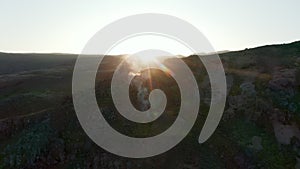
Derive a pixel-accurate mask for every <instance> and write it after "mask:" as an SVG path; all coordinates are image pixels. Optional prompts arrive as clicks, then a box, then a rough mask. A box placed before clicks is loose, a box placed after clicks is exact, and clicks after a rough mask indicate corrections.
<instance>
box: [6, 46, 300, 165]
mask: <svg viewBox="0 0 300 169" xmlns="http://www.w3.org/2000/svg"><path fill="white" fill-rule="evenodd" d="M76 57H77V56H76V55H61V54H47V55H46V54H43V55H41V54H6V53H0V169H2V168H3V169H10V168H11V169H38V168H39V169H43V168H44V169H69V168H70V169H98V168H101V169H110V168H112V169H138V168H141V169H147V168H149V169H150V168H164V169H165V168H166V169H167V168H170V169H174V168H178V169H182V168H185V169H196V168H197V169H198V168H203V169H208V168H209V169H210V168H213V169H218V168H228V169H260V168H264V169H295V168H296V169H298V168H300V128H299V126H300V42H294V43H290V44H282V45H269V46H263V47H258V48H253V49H245V50H242V51H235V52H225V53H222V54H220V58H221V60H222V63H223V65H224V68H225V73H226V81H227V89H228V95H227V102H226V107H225V112H224V114H223V117H222V121H221V123H220V124H219V126H218V128H217V130H216V132H215V133H214V134H213V136H212V137H211V138H210V139H209V140H208V141H207V142H205V143H204V144H199V143H198V136H199V133H200V131H201V128H202V126H203V122H204V121H205V119H206V116H207V113H208V110H209V105H210V104H209V103H210V94H211V93H210V90H208V89H209V88H210V83H209V78H208V75H207V73H206V71H205V68H204V67H203V65H202V63H201V61H200V60H199V59H198V56H194V55H192V56H189V57H185V58H182V59H183V61H184V62H185V63H186V64H187V65H188V66H189V67H190V69H191V70H192V72H193V74H194V76H195V79H196V80H197V82H198V87H199V89H200V91H199V92H200V95H201V105H200V111H199V115H198V119H197V121H196V124H195V125H194V127H193V129H192V130H191V132H190V133H189V134H188V136H187V137H186V138H185V139H184V140H183V141H182V142H181V143H180V144H178V145H177V146H176V147H175V148H173V149H172V150H170V151H168V152H166V153H163V154H161V155H158V156H155V157H151V158H146V159H129V158H123V157H119V156H116V155H113V154H111V153H109V152H107V151H105V150H103V149H101V148H100V147H98V146H97V145H96V144H95V143H93V142H92V141H91V140H90V139H89V137H88V136H87V135H86V134H85V133H84V131H83V130H82V128H81V126H80V124H79V122H78V120H77V117H76V114H75V112H74V109H73V104H72V95H71V81H72V72H73V67H74V63H75V61H76ZM205 57H209V56H205ZM121 60H122V59H121V58H120V57H106V58H105V60H104V61H103V63H101V65H100V68H101V69H100V71H99V72H98V74H97V80H96V90H95V91H96V95H97V100H98V104H99V107H100V108H101V110H102V111H103V112H104V116H105V118H106V120H107V121H108V122H109V123H110V124H111V125H112V126H113V127H114V128H115V129H116V130H118V131H120V132H122V133H125V134H127V135H130V136H134V137H148V136H152V135H156V134H158V133H161V132H162V131H164V130H165V129H167V128H168V127H169V126H171V125H172V123H173V122H174V119H176V116H177V113H178V109H179V107H180V92H179V90H178V86H177V85H176V82H174V79H172V78H171V77H169V76H168V75H167V74H166V73H164V72H162V71H158V70H145V71H144V72H140V74H139V75H137V76H136V77H135V81H136V84H131V86H130V96H131V98H130V99H131V102H132V103H133V105H134V106H135V107H136V108H137V109H139V110H145V109H147V108H148V107H149V105H148V102H147V98H148V95H149V92H150V91H151V90H152V89H155V88H160V89H162V90H164V91H165V93H166V95H167V98H168V105H167V108H166V111H165V112H164V114H163V115H162V116H161V117H160V118H159V119H157V120H158V121H155V122H152V123H149V124H144V125H140V124H135V123H133V122H130V121H128V120H126V119H125V118H123V117H122V116H121V115H120V114H119V113H118V111H117V110H116V108H115V107H114V105H113V102H112V99H111V94H110V82H111V78H112V75H113V73H114V70H115V69H116V67H117V65H118V64H119V63H120V62H121ZM171 60H172V59H166V60H165V61H164V62H165V63H168V62H171ZM143 74H151V79H152V85H151V86H150V85H149V80H148V79H144V78H143V76H142V75H143ZM178 98H179V99H178Z"/></svg>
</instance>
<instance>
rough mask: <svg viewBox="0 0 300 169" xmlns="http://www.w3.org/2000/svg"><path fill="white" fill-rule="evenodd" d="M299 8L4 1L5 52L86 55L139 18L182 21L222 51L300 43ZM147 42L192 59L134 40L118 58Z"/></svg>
mask: <svg viewBox="0 0 300 169" xmlns="http://www.w3.org/2000/svg"><path fill="white" fill-rule="evenodd" d="M299 7H300V1H299V0H286V1H283V0H263V1H262V0H248V1H246V0H226V1H225V0H222V1H221V0H219V1H218V0H206V1H204V0H202V1H201V0H164V1H163V0H151V1H141V0H126V1H125V0H119V1H117V0H106V1H104V0H89V1H83V0H26V1H25V0H0V51H2V52H35V53H38V52H42V53H81V51H82V49H83V47H84V46H85V44H86V43H87V41H88V40H89V39H90V38H91V37H92V36H93V35H94V34H95V33H96V32H97V31H98V30H100V29H101V28H102V27H104V26H105V25H107V24H109V23H111V22H114V21H115V20H117V19H120V18H122V17H126V16H130V15H133V14H139V13H162V14H169V15H173V16H176V17H179V18H181V19H184V20H186V21H187V22H189V23H191V24H193V25H194V26H196V27H197V28H198V29H199V30H201V32H202V33H203V34H204V35H205V36H206V37H207V39H208V40H209V41H210V43H211V44H212V46H213V47H214V48H215V50H216V51H222V50H242V49H245V48H251V47H256V46H261V45H266V44H278V43H289V42H292V41H296V40H300V21H299V16H300V10H299ZM156 38H157V37H156ZM146 41H147V42H148V41H149V42H148V43H143V44H144V46H143V47H151V48H152V47H158V46H161V47H162V48H163V49H166V50H170V51H169V52H170V53H172V54H183V55H184V54H189V51H187V49H184V47H180V44H174V43H172V42H169V40H157V39H155V37H144V38H137V39H131V40H129V42H127V45H126V43H125V42H124V43H125V45H124V44H123V47H119V49H115V50H113V52H114V54H117V53H120V54H121V53H122V54H124V53H131V52H134V51H132V50H133V48H132V46H137V45H140V44H141V43H140V42H146ZM154 44H155V45H154ZM152 45H154V46H152ZM170 46H173V47H172V48H170ZM199 52H200V51H199ZM203 52H205V51H203Z"/></svg>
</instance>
